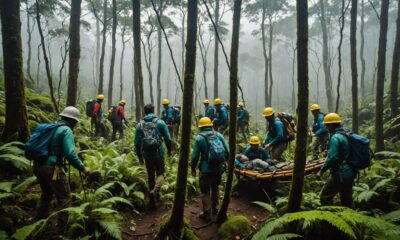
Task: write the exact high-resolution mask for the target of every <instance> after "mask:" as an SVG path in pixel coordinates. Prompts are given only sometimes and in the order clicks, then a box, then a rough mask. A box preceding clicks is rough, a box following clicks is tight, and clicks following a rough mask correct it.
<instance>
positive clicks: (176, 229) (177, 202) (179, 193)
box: [157, 0, 197, 239]
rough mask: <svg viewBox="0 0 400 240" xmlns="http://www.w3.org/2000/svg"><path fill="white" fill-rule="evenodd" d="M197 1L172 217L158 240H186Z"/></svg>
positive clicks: (191, 2)
mask: <svg viewBox="0 0 400 240" xmlns="http://www.w3.org/2000/svg"><path fill="white" fill-rule="evenodd" d="M196 38H197V0H188V15H187V35H186V57H185V61H186V62H185V78H184V88H183V108H182V132H181V148H180V150H179V163H178V174H177V180H176V189H175V198H174V203H173V207H172V214H171V218H170V219H169V221H168V223H167V224H166V225H165V228H164V229H163V230H161V232H160V234H159V235H158V236H157V237H158V238H160V239H161V238H165V236H166V235H167V236H169V237H171V239H177V238H178V239H186V238H184V236H183V234H184V232H183V227H184V225H183V211H184V207H185V199H186V182H187V169H188V161H187V159H189V151H190V138H191V124H192V123H191V118H192V111H193V86H194V81H195V70H196Z"/></svg>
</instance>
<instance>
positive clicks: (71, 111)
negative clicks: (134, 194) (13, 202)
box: [25, 107, 90, 231]
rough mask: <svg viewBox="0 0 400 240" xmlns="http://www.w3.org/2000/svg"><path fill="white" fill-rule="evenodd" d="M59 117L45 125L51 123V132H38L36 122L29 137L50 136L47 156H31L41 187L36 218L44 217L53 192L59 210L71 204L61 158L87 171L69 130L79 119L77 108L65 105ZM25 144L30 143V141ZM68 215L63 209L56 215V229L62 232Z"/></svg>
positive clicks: (69, 190) (84, 171)
mask: <svg viewBox="0 0 400 240" xmlns="http://www.w3.org/2000/svg"><path fill="white" fill-rule="evenodd" d="M60 117H61V120H59V121H57V122H56V123H55V124H44V125H47V126H50V127H51V128H52V129H51V131H40V130H39V129H38V128H39V127H41V126H40V125H39V126H38V127H37V129H38V131H36V130H35V132H34V133H33V135H32V138H31V139H33V138H34V135H35V134H36V132H38V133H39V132H41V133H40V134H44V135H42V136H41V139H44V138H47V139H49V144H48V145H46V147H47V146H48V155H47V157H43V158H41V159H37V158H35V159H33V173H34V174H35V176H36V177H37V179H38V181H39V185H40V188H41V190H42V193H41V195H40V199H39V202H38V205H37V211H36V216H35V220H40V219H44V218H47V216H48V212H49V207H50V203H51V200H52V197H53V194H54V195H55V196H56V198H57V205H58V206H57V207H58V210H61V209H63V208H67V207H69V206H70V205H71V189H70V186H69V183H68V179H67V177H66V174H65V173H64V172H65V170H64V169H65V168H66V163H65V162H64V161H63V159H64V158H65V159H66V160H67V161H68V163H69V164H71V165H72V166H73V167H74V168H76V169H78V170H79V171H80V172H83V173H84V174H88V173H89V171H90V170H89V168H88V167H85V165H84V164H83V163H82V161H81V160H80V159H79V157H78V155H77V153H76V150H75V142H74V135H73V132H72V131H73V129H74V127H75V125H76V124H77V123H78V122H79V120H80V112H79V110H78V109H76V108H75V107H66V108H65V109H64V110H63V111H62V112H61V113H60ZM41 125H42V124H41ZM48 129H50V128H48ZM39 141H40V140H39ZM27 145H29V141H28V143H27ZM38 145H40V144H36V146H33V147H37V146H38ZM25 154H26V155H27V150H25ZM67 217H68V215H67V213H66V212H63V213H60V214H59V216H58V230H59V231H62V230H63V229H64V226H65V225H66V224H67Z"/></svg>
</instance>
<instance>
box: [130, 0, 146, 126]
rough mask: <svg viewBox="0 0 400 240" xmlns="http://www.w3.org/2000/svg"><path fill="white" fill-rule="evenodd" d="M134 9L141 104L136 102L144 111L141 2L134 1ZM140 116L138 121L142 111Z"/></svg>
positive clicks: (135, 53)
mask: <svg viewBox="0 0 400 240" xmlns="http://www.w3.org/2000/svg"><path fill="white" fill-rule="evenodd" d="M132 9H133V45H134V58H135V65H134V68H135V69H136V70H135V78H136V79H137V83H138V84H139V86H138V89H139V91H138V93H139V98H138V100H139V102H136V109H142V108H143V107H142V106H144V97H143V92H144V91H143V74H142V59H141V47H140V0H132ZM137 114H139V116H136V120H139V119H141V118H142V111H139V112H137Z"/></svg>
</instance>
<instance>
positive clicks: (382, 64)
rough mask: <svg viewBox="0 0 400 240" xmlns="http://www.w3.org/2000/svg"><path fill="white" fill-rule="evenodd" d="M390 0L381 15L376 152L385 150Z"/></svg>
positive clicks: (383, 4)
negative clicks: (384, 123)
mask: <svg viewBox="0 0 400 240" xmlns="http://www.w3.org/2000/svg"><path fill="white" fill-rule="evenodd" d="M388 11H389V0H382V3H381V15H380V21H379V22H380V23H379V25H380V32H379V48H378V79H377V82H376V121H375V134H376V135H375V140H376V145H375V152H380V151H383V150H385V142H384V139H383V93H384V89H385V86H384V85H385V69H386V42H387V29H388Z"/></svg>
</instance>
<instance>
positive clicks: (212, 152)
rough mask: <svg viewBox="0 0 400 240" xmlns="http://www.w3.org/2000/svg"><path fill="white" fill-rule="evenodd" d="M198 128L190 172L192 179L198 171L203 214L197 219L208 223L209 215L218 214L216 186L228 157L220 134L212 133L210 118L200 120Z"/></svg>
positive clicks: (224, 142)
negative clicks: (197, 170)
mask: <svg viewBox="0 0 400 240" xmlns="http://www.w3.org/2000/svg"><path fill="white" fill-rule="evenodd" d="M198 127H199V128H200V133H199V134H198V135H197V136H196V138H195V142H194V147H193V151H192V159H191V170H192V176H194V177H195V176H196V168H199V170H200V174H199V186H200V192H201V202H202V207H203V212H201V213H200V215H199V217H200V218H201V219H203V220H205V221H210V220H211V214H213V215H215V214H217V212H218V200H219V193H218V186H219V185H220V183H221V175H222V173H223V171H224V164H225V161H226V160H227V159H228V156H229V149H228V145H227V143H226V141H225V139H224V137H223V136H222V134H220V133H218V132H215V131H213V128H212V127H213V123H212V121H211V119H210V118H208V117H203V118H201V119H200V120H199V122H198ZM199 159H200V162H199Z"/></svg>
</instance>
